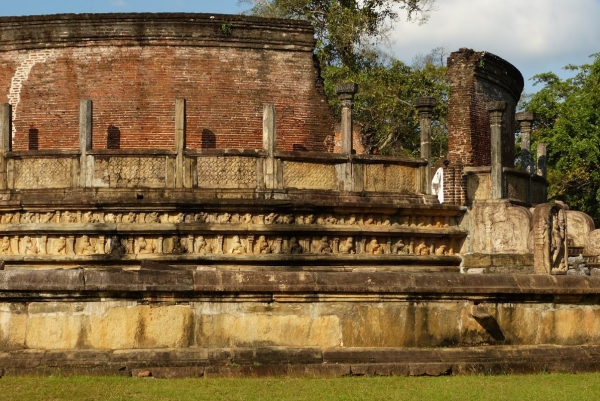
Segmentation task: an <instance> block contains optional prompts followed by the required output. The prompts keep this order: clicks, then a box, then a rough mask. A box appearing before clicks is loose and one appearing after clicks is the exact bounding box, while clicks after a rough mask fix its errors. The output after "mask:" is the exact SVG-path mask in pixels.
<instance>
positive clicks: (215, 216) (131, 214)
mask: <svg viewBox="0 0 600 401" xmlns="http://www.w3.org/2000/svg"><path fill="white" fill-rule="evenodd" d="M103 223H104V224H107V223H108V224H111V223H112V224H192V223H200V224H203V223H204V224H224V225H226V224H255V225H290V224H292V225H293V224H295V225H303V226H306V225H315V226H355V225H358V226H389V227H425V228H445V227H449V226H451V225H454V224H455V223H451V218H449V217H444V216H404V215H398V214H395V215H391V214H389V215H388V214H354V213H352V214H335V213H321V214H315V213H296V214H291V213H286V214H278V213H273V212H271V213H265V214H260V213H236V212H220V213H213V212H204V211H199V212H189V213H183V212H161V211H149V212H142V211H123V212H113V211H105V212H101V211H92V210H56V211H44V212H34V211H22V212H21V211H15V212H1V213H0V224H103Z"/></svg>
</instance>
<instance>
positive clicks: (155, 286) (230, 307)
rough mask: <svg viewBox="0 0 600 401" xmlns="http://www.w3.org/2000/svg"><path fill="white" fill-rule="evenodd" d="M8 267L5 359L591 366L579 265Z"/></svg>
mask: <svg viewBox="0 0 600 401" xmlns="http://www.w3.org/2000/svg"><path fill="white" fill-rule="evenodd" d="M157 267H158V266H157V265H156V264H153V263H149V264H146V265H142V268H140V269H138V270H124V269H115V268H112V269H106V270H102V269H82V268H79V269H69V270H14V271H1V272H0V322H1V325H0V344H1V345H2V352H0V369H2V371H3V372H4V374H7V375H11V374H27V375H40V374H51V373H61V374H68V373H77V374H118V375H138V374H142V373H143V374H147V371H149V372H150V373H151V374H152V375H153V376H154V377H190V376H206V377H223V376H225V377H230V376H231V377H238V376H263V375H291V376H295V375H301V376H319V377H321V376H344V375H441V374H472V373H493V374H504V373H532V372H563V371H568V372H578V371H596V370H597V369H598V368H599V367H600V366H599V363H600V362H599V359H598V355H600V347H598V345H596V343H597V341H598V340H599V339H598V338H597V333H598V330H597V329H596V328H597V327H598V326H600V307H599V306H598V305H597V303H598V293H597V288H598V287H600V278H596V277H580V276H532V275H464V274H453V273H438V274H435V275H432V274H421V273H390V272H362V273H357V272H354V273H338V272H256V271H254V272H253V271H235V272H234V271H205V270H188V269H179V268H169V267H165V266H162V269H161V270H156V268H157Z"/></svg>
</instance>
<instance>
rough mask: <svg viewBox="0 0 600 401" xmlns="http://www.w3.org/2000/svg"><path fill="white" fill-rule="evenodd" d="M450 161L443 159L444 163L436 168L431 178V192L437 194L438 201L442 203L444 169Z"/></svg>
mask: <svg viewBox="0 0 600 401" xmlns="http://www.w3.org/2000/svg"><path fill="white" fill-rule="evenodd" d="M449 164H450V162H449V161H448V160H444V165H443V166H442V167H440V168H438V169H437V171H436V172H435V175H434V176H433V179H432V180H431V194H432V195H437V197H438V200H439V201H440V203H444V169H445V168H447V167H448V165H449Z"/></svg>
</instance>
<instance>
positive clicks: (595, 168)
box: [524, 53, 600, 224]
mask: <svg viewBox="0 0 600 401" xmlns="http://www.w3.org/2000/svg"><path fill="white" fill-rule="evenodd" d="M592 58H593V62H592V63H591V64H584V65H581V66H573V65H569V66H567V67H565V68H566V69H569V70H572V71H575V72H576V75H575V76H574V77H573V78H568V79H565V80H561V79H560V78H559V77H558V76H557V75H556V74H553V73H550V72H549V73H544V74H539V75H536V76H535V77H534V79H535V81H536V84H542V85H544V87H543V88H542V89H541V90H540V91H539V92H537V93H535V94H534V95H531V96H530V98H529V99H527V100H526V101H525V104H524V107H525V109H526V110H528V111H533V112H535V113H536V121H535V124H536V129H535V130H534V131H533V138H532V139H533V142H536V143H537V142H545V143H547V144H548V180H549V182H550V187H549V191H548V194H549V196H550V197H551V198H554V199H561V200H564V201H566V202H567V203H568V204H569V205H570V206H571V207H572V208H574V209H577V210H581V211H583V212H586V213H588V214H590V215H591V216H592V217H594V219H595V220H596V223H597V224H598V223H600V53H599V54H595V55H592Z"/></svg>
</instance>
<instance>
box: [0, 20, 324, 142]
mask: <svg viewBox="0 0 600 401" xmlns="http://www.w3.org/2000/svg"><path fill="white" fill-rule="evenodd" d="M314 43H315V40H314V37H313V29H312V27H311V26H310V24H308V23H305V22H301V21H290V20H270V19H262V18H251V17H242V16H232V15H210V14H93V15H92V14H81V15H73V14H69V15H52V16H33V17H11V18H0V102H9V103H11V104H12V106H13V121H14V128H13V138H14V140H13V149H14V150H35V149H75V148H77V147H78V136H77V135H78V121H79V120H78V119H79V100H80V99H82V98H88V99H91V100H93V101H94V105H95V108H94V116H93V128H94V144H93V147H94V148H95V149H103V148H113V149H118V148H163V149H165V148H166V149H172V148H173V147H174V142H173V135H172V133H173V132H174V129H175V128H174V112H173V111H174V99H175V98H186V99H187V111H188V121H187V129H188V138H187V147H188V148H203V149H207V148H208V149H210V148H245V149H254V148H261V147H262V131H261V127H262V125H261V122H262V107H263V104H265V103H274V104H275V105H276V107H277V109H278V110H282V112H280V113H278V116H277V117H278V128H279V130H280V132H281V135H280V136H279V140H278V148H279V149H282V150H313V151H323V150H328V149H327V146H326V145H325V144H324V142H325V141H326V140H327V142H328V143H330V142H331V139H332V136H333V117H332V115H331V112H330V110H329V107H328V105H327V100H326V97H325V94H324V91H323V85H322V82H321V80H320V77H319V71H318V67H317V66H316V65H315V63H314V59H313V47H314Z"/></svg>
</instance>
